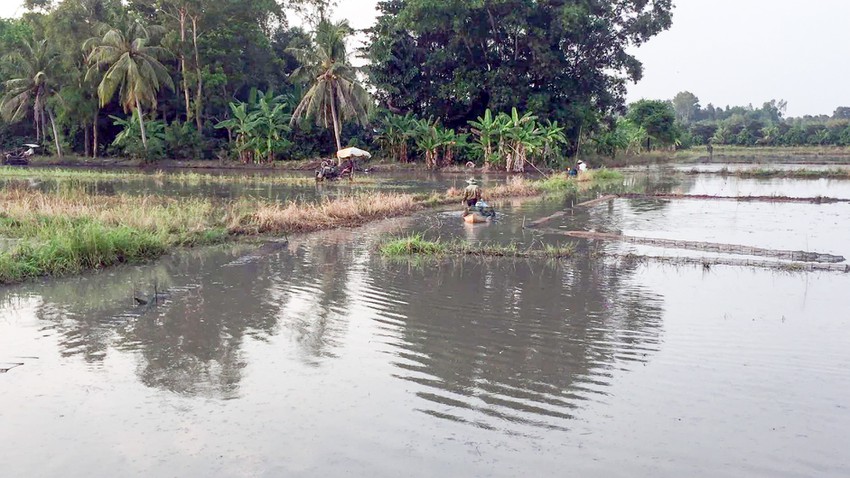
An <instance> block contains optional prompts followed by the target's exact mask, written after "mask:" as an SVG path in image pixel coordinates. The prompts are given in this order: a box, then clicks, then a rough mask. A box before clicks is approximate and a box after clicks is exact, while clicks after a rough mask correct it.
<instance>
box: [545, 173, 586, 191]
mask: <svg viewBox="0 0 850 478" xmlns="http://www.w3.org/2000/svg"><path fill="white" fill-rule="evenodd" d="M540 188H541V189H542V190H544V191H547V192H574V191H578V185H577V183H576V182H575V181H573V180H572V179H571V178H570V177H569V176H567V175H566V174H555V175H552V176H549V177H548V178H546V179H544V180H542V181H540Z"/></svg>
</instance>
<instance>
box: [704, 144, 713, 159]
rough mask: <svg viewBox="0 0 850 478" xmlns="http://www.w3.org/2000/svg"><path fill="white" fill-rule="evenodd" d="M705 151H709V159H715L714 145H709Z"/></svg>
mask: <svg viewBox="0 0 850 478" xmlns="http://www.w3.org/2000/svg"><path fill="white" fill-rule="evenodd" d="M705 150H706V151H708V159H714V145H712V144H711V143H708V144H707V145H706V147H705Z"/></svg>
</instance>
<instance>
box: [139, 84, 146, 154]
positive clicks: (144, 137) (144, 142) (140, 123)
mask: <svg viewBox="0 0 850 478" xmlns="http://www.w3.org/2000/svg"><path fill="white" fill-rule="evenodd" d="M136 113H138V115H139V128H141V130H142V146H143V147H144V148H145V152H146V153H147V151H148V137H147V134H146V133H145V119H144V118H143V117H142V105H141V104H140V103H139V99H138V98H136Z"/></svg>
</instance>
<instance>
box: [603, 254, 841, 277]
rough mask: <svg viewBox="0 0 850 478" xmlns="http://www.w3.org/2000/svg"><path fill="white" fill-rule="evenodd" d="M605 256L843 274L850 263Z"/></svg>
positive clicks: (634, 255)
mask: <svg viewBox="0 0 850 478" xmlns="http://www.w3.org/2000/svg"><path fill="white" fill-rule="evenodd" d="M605 257H608V258H613V259H620V260H623V261H632V262H642V261H653V262H660V263H663V264H669V265H673V266H679V265H699V266H703V267H704V268H710V267H711V266H716V265H724V266H737V267H759V268H763V269H777V270H782V271H787V272H841V273H844V274H847V273H850V265H847V264H820V263H811V262H780V261H768V260H758V259H737V258H734V257H665V256H649V255H640V254H605Z"/></svg>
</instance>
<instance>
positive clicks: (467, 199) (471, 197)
mask: <svg viewBox="0 0 850 478" xmlns="http://www.w3.org/2000/svg"><path fill="white" fill-rule="evenodd" d="M466 184H468V186H466V189H464V190H463V203H464V204H465V205H466V209H467V210H469V208H471V207H473V206H475V204H476V203H478V201H480V200H481V197H482V196H483V192H482V191H481V187H480V186H479V185H478V181H477V180H475V178H471V179H469V180H467V181H466Z"/></svg>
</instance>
